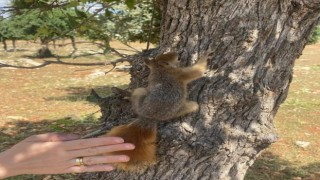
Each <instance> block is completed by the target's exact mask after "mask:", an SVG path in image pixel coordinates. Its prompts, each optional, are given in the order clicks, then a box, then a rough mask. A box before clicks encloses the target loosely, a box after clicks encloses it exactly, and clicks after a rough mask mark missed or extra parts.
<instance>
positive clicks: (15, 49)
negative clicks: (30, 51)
mask: <svg viewBox="0 0 320 180" xmlns="http://www.w3.org/2000/svg"><path fill="white" fill-rule="evenodd" d="M12 47H13V52H16V51H17V47H16V40H15V39H13V40H12Z"/></svg>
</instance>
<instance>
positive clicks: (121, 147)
mask: <svg viewBox="0 0 320 180" xmlns="http://www.w3.org/2000/svg"><path fill="white" fill-rule="evenodd" d="M134 148H135V147H134V145H133V144H130V143H123V144H115V145H108V146H97V147H89V148H85V149H78V150H70V151H68V153H69V154H70V155H72V157H85V156H94V155H97V154H104V153H110V152H114V151H126V150H132V149H134Z"/></svg>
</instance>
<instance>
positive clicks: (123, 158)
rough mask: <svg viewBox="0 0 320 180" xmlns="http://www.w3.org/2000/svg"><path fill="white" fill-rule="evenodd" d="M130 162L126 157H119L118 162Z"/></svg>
mask: <svg viewBox="0 0 320 180" xmlns="http://www.w3.org/2000/svg"><path fill="white" fill-rule="evenodd" d="M129 160H130V158H129V157H128V156H122V157H120V161H123V162H128V161H129Z"/></svg>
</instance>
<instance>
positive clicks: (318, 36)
mask: <svg viewBox="0 0 320 180" xmlns="http://www.w3.org/2000/svg"><path fill="white" fill-rule="evenodd" d="M319 40H320V26H316V27H315V28H314V29H313V31H312V34H311V36H310V38H309V44H315V43H317V42H319Z"/></svg>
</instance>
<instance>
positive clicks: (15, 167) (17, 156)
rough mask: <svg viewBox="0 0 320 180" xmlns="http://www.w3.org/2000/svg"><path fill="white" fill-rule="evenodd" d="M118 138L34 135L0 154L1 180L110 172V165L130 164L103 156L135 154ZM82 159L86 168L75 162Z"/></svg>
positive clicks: (123, 158) (112, 157) (123, 160)
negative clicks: (123, 152)
mask: <svg viewBox="0 0 320 180" xmlns="http://www.w3.org/2000/svg"><path fill="white" fill-rule="evenodd" d="M132 149H134V145H133V144H129V143H123V139H122V138H119V137H98V138H91V139H79V137H78V136H76V135H73V134H58V133H47V134H41V135H34V136H30V137H28V138H26V139H25V140H23V141H21V142H19V143H18V144H16V145H14V146H13V147H12V148H10V149H8V150H6V151H4V152H2V153H0V179H1V178H5V177H9V176H15V175H21V174H62V173H78V172H94V171H111V170H113V169H114V167H113V166H112V165H110V163H116V162H127V161H129V157H128V156H125V155H101V154H104V153H109V152H114V151H123V150H132ZM78 157H83V163H84V164H85V165H84V166H79V165H78V163H77V162H76V159H77V158H78Z"/></svg>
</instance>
